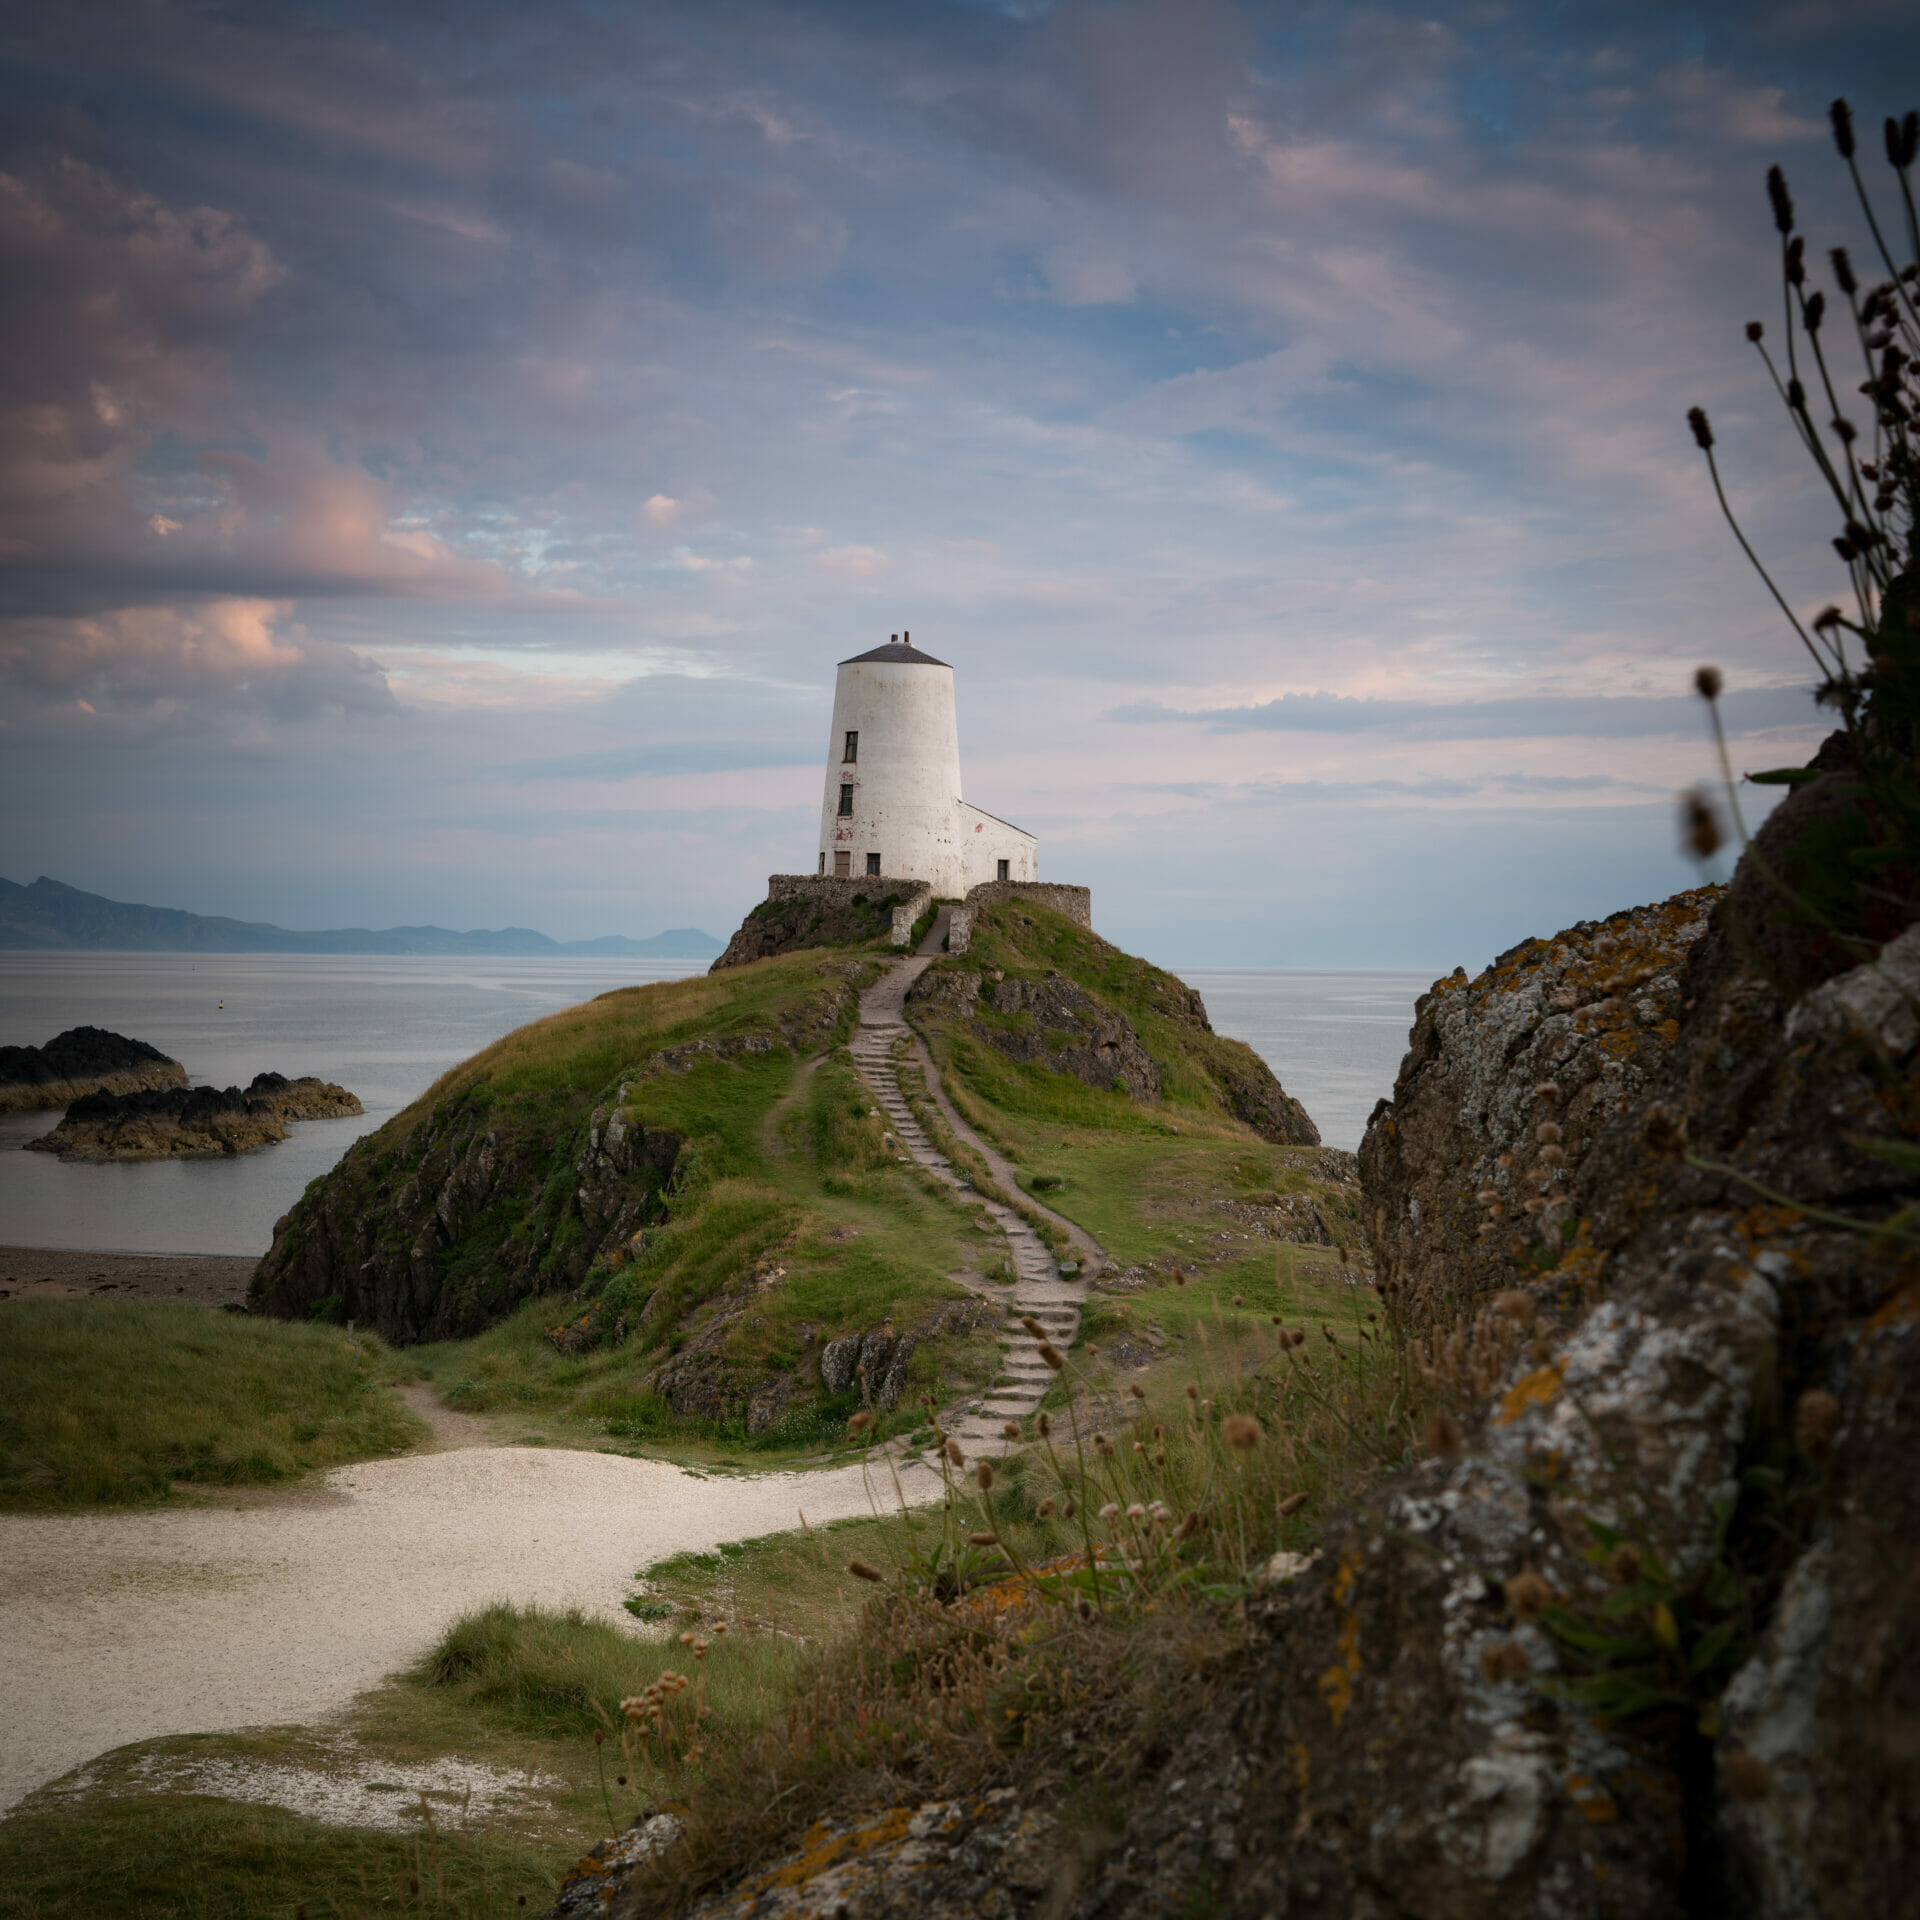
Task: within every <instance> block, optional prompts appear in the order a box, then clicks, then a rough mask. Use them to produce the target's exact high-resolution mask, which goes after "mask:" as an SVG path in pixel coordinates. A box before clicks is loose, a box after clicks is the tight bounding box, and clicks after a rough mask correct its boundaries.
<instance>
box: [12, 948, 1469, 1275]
mask: <svg viewBox="0 0 1920 1920" xmlns="http://www.w3.org/2000/svg"><path fill="white" fill-rule="evenodd" d="M705 965H706V963H705V962H704V961H674V960H659V961H647V960H619V961H597V960H481V959H433V958H417V959H389V958H382V957H377V956H360V955H352V956H341V957H337V958H336V957H321V956H314V955H307V954H234V955H230V956H229V955H206V954H171V953H168V954H124V953H116V954H92V953H81V954H68V953H63V954H16V953H0V1045H12V1046H38V1045H41V1044H43V1043H44V1042H46V1041H47V1040H50V1039H51V1038H52V1037H53V1036H54V1035H55V1034H56V1033H59V1032H60V1031H62V1030H63V1029H64V1028H67V1027H75V1026H96V1027H108V1028H111V1029H112V1030H113V1031H114V1032H116V1033H125V1034H131V1035H133V1036H134V1037H135V1038H136V1039H141V1040H147V1041H150V1042H151V1043H152V1044H153V1045H154V1046H156V1047H158V1048H159V1049H160V1050H161V1051H162V1052H163V1053H168V1054H171V1055H172V1056H173V1058H174V1059H176V1060H178V1061H179V1062H180V1063H181V1064H182V1065H183V1066H184V1067H185V1068H186V1070H187V1073H188V1076H189V1078H191V1079H192V1080H193V1081H194V1083H195V1084H196V1085H201V1084H210V1085H213V1086H222V1087H224V1086H230V1085H234V1084H239V1085H245V1084H246V1082H247V1081H249V1080H251V1079H252V1078H253V1076H254V1075H255V1074H256V1073H259V1072H262V1071H264V1070H266V1069H269V1068H270V1069H272V1070H273V1071H274V1072H276V1073H284V1074H288V1075H290V1076H293V1075H299V1074H304V1073H312V1074H318V1075H319V1076H320V1077H321V1078H322V1079H324V1080H336V1081H338V1082H339V1083H340V1084H341V1085H342V1086H344V1087H346V1088H348V1089H350V1090H351V1091H352V1092H354V1093H357V1094H358V1095H359V1096H360V1099H361V1101H362V1103H363V1104H364V1105H365V1107H366V1113H365V1115H364V1117H362V1118H359V1119H352V1120H312V1121H306V1122H303V1123H301V1124H299V1125H296V1126H295V1127H294V1129H293V1132H292V1135H291V1137H290V1138H288V1139H287V1140H285V1141H283V1142H281V1144H280V1145H278V1146H274V1147H269V1148H267V1149H266V1150H265V1151H264V1152H262V1153H255V1154H248V1155H245V1156H244V1157H242V1158H240V1159H237V1160H163V1161H151V1162H146V1163H136V1164H132V1165H124V1166H115V1165H105V1166H88V1165H82V1164H71V1163H70V1164H62V1163H61V1162H60V1161H58V1160H56V1159H54V1158H53V1156H52V1155H51V1154H44V1153H22V1152H19V1151H17V1149H18V1148H19V1147H20V1146H21V1144H22V1143H23V1142H24V1141H27V1140H30V1139H33V1138H34V1137H35V1136H36V1135H38V1134H41V1133H44V1132H45V1131H46V1130H47V1129H48V1127H50V1126H51V1125H52V1124H53V1123H54V1121H55V1119H56V1118H57V1117H58V1116H57V1115H56V1114H52V1113H29V1114H9V1115H4V1116H0V1244H5V1245H11V1246H27V1247H61V1248H71V1249H76V1250H81V1251H88V1252H113V1251H121V1252H149V1253H239V1254H248V1253H263V1252H265V1251H266V1248H267V1245H268V1243H269V1241H270V1240H271V1239H272V1237H273V1223H274V1221H275V1220H277V1219H278V1218H279V1217H280V1215H281V1214H283V1213H285V1212H286V1210H287V1209H288V1208H289V1207H290V1206H291V1205H292V1204H293V1203H294V1201H295V1200H297V1199H298V1198H299V1197H300V1194H301V1192H302V1191H303V1190H304V1188H305V1187H306V1185H307V1182H308V1181H310V1180H312V1179H314V1178H315V1177H316V1176H317V1175H319V1174H322V1173H325V1172H326V1171H327V1169H328V1168H329V1167H331V1166H332V1165H333V1164H334V1162H335V1161H336V1160H338V1159H339V1158H340V1156H341V1155H342V1154H343V1153H345V1152H346V1150H347V1148H348V1147H349V1146H350V1145H351V1144H352V1143H353V1142H354V1141H355V1140H357V1139H358V1138H359V1137H360V1135H362V1134H363V1133H370V1132H371V1131H372V1130H373V1129H374V1128H375V1127H377V1126H379V1125H380V1123H381V1122H382V1121H383V1120H385V1119H387V1118H388V1117H389V1116H390V1115H392V1114H394V1113H397V1112H398V1111H399V1110H400V1109H401V1108H402V1107H404V1106H405V1105H407V1103H408V1102H409V1101H411V1100H412V1099H414V1098H415V1097H416V1096H417V1095H418V1094H420V1093H421V1092H423V1091H424V1090H425V1089H426V1088H427V1087H428V1086H430V1085H431V1084H432V1082H433V1081H434V1080H435V1079H436V1078H437V1077H438V1076H439V1075H440V1074H442V1073H444V1072H445V1071H446V1070H447V1068H449V1067H451V1066H454V1065H456V1064H457V1063H458V1062H460V1061H462V1060H464V1059H465V1058H466V1057H467V1056H468V1055H469V1054H471V1053H475V1052H477V1051H478V1050H479V1049H480V1048H481V1047H484V1046H487V1045H488V1044H490V1043H491V1042H492V1041H495V1040H497V1039H499V1038H500V1036H501V1035H502V1034H504V1033H509V1032H511V1031H512V1030H513V1029H514V1028H515V1027H518V1026H522V1025H524V1024H525V1023H526V1022H527V1021H529V1020H534V1019H538V1018H539V1017H540V1016H541V1015H542V1014H546V1013H551V1012H553V1011H554V1010H555V1009H557V1008H560V1007H567V1006H572V1005H574V1004H575V1003H577V1002H578V1001H581V1000H588V999H591V998H592V997H593V996H594V995H595V994H597V993H605V992H606V991H607V990H608V989H609V988H612V987H624V986H632V985H635V984H637V983H640V982H644V981H650V980H678V979H684V978H685V977H686V976H688V975H689V974H693V973H699V972H702V971H704V970H705ZM1184 977H1185V978H1186V979H1187V980H1188V981H1189V982H1190V983H1191V984H1192V985H1193V986H1195V987H1197V988H1199V990H1200V992H1201V994H1202V995H1203V996H1204V997H1205V999H1206V1003H1207V1010H1208V1012H1209V1013H1210V1014H1211V1015H1212V1018H1213V1024H1214V1026H1215V1028H1216V1029H1217V1030H1218V1031H1219V1032H1221V1033H1225V1034H1231V1035H1233V1036H1234V1037H1236V1038H1238V1039H1242V1040H1245V1041H1247V1042H1249V1043H1250V1044H1251V1045H1252V1046H1253V1047H1254V1048H1255V1049H1256V1050H1257V1051H1258V1052H1259V1053H1260V1054H1262V1055H1263V1056H1264V1057H1265V1058H1266V1060H1267V1061H1268V1062H1269V1063H1270V1064H1271V1065H1272V1067H1273V1069H1274V1071H1275V1072H1276V1073H1278V1074H1279V1076H1280V1078H1281V1080H1282V1081H1283V1083H1284V1084H1285V1086H1286V1089H1287V1091H1288V1092H1289V1093H1291V1094H1292V1095H1293V1096H1294V1097H1295V1098H1296V1099H1297V1100H1300V1101H1301V1102H1302V1103H1303V1104H1304V1105H1305V1106H1306V1109H1307V1111H1308V1112H1309V1113H1310V1114H1312V1116H1313V1118H1314V1122H1315V1124H1316V1125H1317V1126H1318V1127H1319V1129H1320V1132H1321V1135H1322V1137H1323V1138H1324V1139H1325V1140H1326V1141H1327V1143H1328V1145H1330V1146H1337V1147H1354V1146H1357V1145H1358V1144H1359V1141H1360V1134H1361V1130H1362V1128H1364V1127H1365V1125H1366V1120H1367V1115H1368V1114H1369V1113H1370V1112H1371V1111H1372V1109H1373V1103H1374V1101H1375V1100H1377V1099H1379V1098H1380V1096H1381V1095H1382V1094H1384V1093H1387V1092H1389V1091H1390V1090H1391V1088H1392V1086H1393V1076H1394V1074H1395V1072H1396V1071H1397V1069H1398V1067H1399V1064H1400V1055H1401V1052H1402V1050H1403V1049H1404V1048H1405V1046H1406V1038H1407V1028H1408V1025H1409V1024H1410V1022H1411V1020H1412V1017H1413V1002H1414V999H1415V997H1416V996H1417V995H1418V994H1420V993H1423V992H1424V991H1425V990H1426V988H1427V987H1428V986H1429V985H1431V984H1432V983H1431V981H1430V980H1429V979H1428V978H1427V976H1426V975H1424V974H1403V973H1391V974H1390V973H1361V974H1351V973H1349V974H1338V973H1292V972H1288V973H1282V972H1255V971H1245V972H1229V971H1224V970H1223V971H1213V970H1205V969H1190V970H1188V972H1187V973H1186V974H1185V976H1184ZM223 1003H224V1004H223Z"/></svg>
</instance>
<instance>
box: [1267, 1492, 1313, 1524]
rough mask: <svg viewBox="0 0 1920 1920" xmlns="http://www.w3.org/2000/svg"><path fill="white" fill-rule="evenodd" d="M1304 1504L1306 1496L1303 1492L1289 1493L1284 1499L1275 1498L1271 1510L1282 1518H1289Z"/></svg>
mask: <svg viewBox="0 0 1920 1920" xmlns="http://www.w3.org/2000/svg"><path fill="white" fill-rule="evenodd" d="M1306 1504H1307V1496H1306V1495H1305V1494H1304V1493H1290V1494H1288V1495H1287V1497H1286V1498H1285V1499H1284V1500H1276V1501H1275V1502H1274V1503H1273V1510H1274V1512H1275V1513H1277V1514H1278V1515H1279V1516H1280V1518H1281V1519H1282V1520H1290V1519H1292V1518H1293V1516H1294V1515H1295V1514H1296V1513H1298V1512H1299V1511H1300V1509H1301V1508H1302V1507H1304V1506H1305V1505H1306Z"/></svg>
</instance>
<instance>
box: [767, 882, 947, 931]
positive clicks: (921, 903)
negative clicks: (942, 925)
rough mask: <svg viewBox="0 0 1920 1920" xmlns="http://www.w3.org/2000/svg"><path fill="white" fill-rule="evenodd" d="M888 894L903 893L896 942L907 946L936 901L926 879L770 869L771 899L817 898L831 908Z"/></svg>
mask: <svg viewBox="0 0 1920 1920" xmlns="http://www.w3.org/2000/svg"><path fill="white" fill-rule="evenodd" d="M888 894H894V895H897V896H899V897H898V899H897V900H896V902H895V905H894V909H893V944H894V945H895V946H896V947H904V946H905V945H906V944H907V942H908V941H909V940H911V939H912V937H913V923H914V922H915V921H916V920H918V919H919V918H920V916H921V915H922V914H923V913H925V912H926V910H927V909H928V908H929V907H930V906H932V905H933V889H932V887H930V886H929V885H928V884H927V882H926V881H924V880H912V879H907V878H904V877H902V876H900V875H898V874H886V873H854V874H845V875H842V874H834V873H770V874H768V875H767V898H768V899H769V900H813V901H817V902H818V903H819V904H820V905H822V906H824V907H829V908H841V907H858V906H864V905H865V904H866V903H867V902H868V901H870V900H879V899H882V898H884V897H885V896H886V895H888Z"/></svg>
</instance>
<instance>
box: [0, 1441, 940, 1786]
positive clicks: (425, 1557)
mask: <svg viewBox="0 0 1920 1920" xmlns="http://www.w3.org/2000/svg"><path fill="white" fill-rule="evenodd" d="M903 1473H904V1474H906V1475H908V1476H910V1477H909V1478H908V1479H907V1481H906V1485H907V1487H908V1489H909V1497H911V1498H914V1499H926V1498H931V1497H932V1496H933V1495H935V1494H936V1493H938V1492H939V1490H940V1482H939V1479H938V1477H937V1476H936V1475H935V1474H933V1473H932V1472H931V1471H929V1470H928V1469H926V1468H925V1467H921V1466H915V1467H908V1468H904V1469H903ZM872 1498H873V1500H875V1501H877V1502H878V1503H879V1504H880V1506H881V1508H882V1510H887V1509H890V1508H891V1507H892V1506H893V1505H894V1502H895V1499H896V1495H895V1493H894V1487H893V1482H892V1479H891V1476H890V1475H889V1474H888V1473H887V1471H886V1469H885V1468H884V1467H879V1468H877V1469H876V1470H875V1471H874V1473H873V1476H872ZM870 1510H871V1505H870V1500H869V1493H868V1485H867V1481H866V1478H865V1477H864V1476H863V1473H862V1470H861V1469H860V1468H858V1467H844V1468H837V1469H835V1470H833V1471H831V1472H823V1473H814V1474H792V1473H789V1474H764V1475H753V1476H748V1475H733V1474H729V1475H725V1476H716V1477H714V1478H702V1477H699V1476H696V1475H693V1474H689V1473H684V1472H682V1471H681V1470H680V1469H679V1468H677V1467H672V1466H668V1465H665V1464H663V1463H661V1462H659V1461H653V1460H628V1459H623V1458H620V1457H618V1456H616V1455H611V1454H600V1453H581V1452H572V1451H566V1450H562V1449H559V1448H553V1449H546V1448H539V1447H491V1448H483V1447H468V1448H464V1449H461V1450H458V1451H454V1452H439V1453H429V1454H413V1455H409V1456H407V1457H405V1458H401V1459H392V1460H378V1461H367V1462H363V1463H362V1464H360V1465H358V1466H352V1467H341V1468H338V1469H337V1470H336V1471H334V1472H333V1473H330V1474H328V1475H327V1476H325V1478H324V1479H323V1480H322V1481H320V1482H319V1483H317V1484H316V1485H315V1486H313V1487H311V1488H307V1489H303V1490H301V1491H299V1492H296V1493H292V1494H279V1495H266V1496H263V1495H253V1496H249V1497H236V1498H235V1499H234V1500H232V1501H231V1502H222V1503H221V1504H220V1505H218V1506H192V1507H186V1506H178V1507H168V1508H162V1509H160V1510H157V1511H152V1512H140V1513H100V1514H0V1809H4V1808H6V1807H10V1806H13V1805H14V1804H15V1803H16V1802H18V1801H19V1800H20V1799H21V1798H22V1797H23V1796H24V1795H26V1794H28V1793H30V1792H32V1791H33V1790H34V1788H36V1787H38V1786H40V1785H42V1784H44V1783H45V1782H47V1781H49V1780H53V1779H56V1778H58V1777H59V1776H60V1775H61V1774H63V1773H66V1772H67V1771H68V1770H69V1769H71V1768H73V1767H76V1766H78V1765H80V1764H81V1763H82V1762H83V1761H86V1760H89V1759H91V1758H93V1757H94V1756H95V1755H97V1754H100V1753H104V1752H106V1751H107V1750H108V1749H109V1748H112V1747H118V1746H123V1745H125V1744H126V1743H127V1742H129V1741H133V1740H147V1739H153V1738H156V1737H158V1736H160V1735H163V1734H179V1733H215V1732H224V1731H227V1730H230V1729H233V1728H238V1727H251V1726H270V1725H283V1724H290V1723H310V1722H312V1721H315V1720H319V1719H322V1718H324V1717H325V1716H327V1715H328V1714H331V1713H335V1712H338V1711H339V1710H340V1709H341V1708H343V1707H345V1706H346V1705H347V1703H348V1702H349V1701H350V1700H351V1699H352V1698H353V1696H354V1695H355V1694H357V1693H359V1692H361V1691H362V1690H364V1689H365V1688H367V1687H370V1686H372V1685H374V1684H376V1683H377V1682H378V1681H380V1680H381V1679H383V1678H384V1677H385V1676H386V1675H388V1674H391V1673H393V1672H396V1671H397V1670H398V1669H400V1668H402V1667H404V1666H406V1665H408V1664H409V1663H410V1662H412V1661H413V1660H416V1659H417V1658H419V1656H420V1655H421V1654H423V1653H424V1652H425V1651H426V1650H427V1649H428V1648H429V1647H430V1646H432V1644H433V1643H434V1641H435V1639H436V1638H437V1637H438V1636H439V1634H440V1633H441V1632H442V1630H443V1629H444V1628H445V1627H446V1626H447V1624H448V1623H449V1622H450V1621H452V1620H453V1619H455V1618H456V1617H457V1616H458V1615H460V1614H462V1613H464V1612H466V1611H467V1610H468V1609H469V1608H472V1607H477V1606H482V1605H484V1604H485V1603H486V1602H488V1601H490V1600H511V1601H514V1602H517V1603H518V1604H520V1605H523V1606H525V1605H533V1604H537V1605H541V1606H549V1607H561V1606H568V1605H575V1604H577V1605H579V1606H581V1607H583V1608H585V1609H586V1610H588V1611H589V1612H591V1613H595V1614H598V1615H601V1616H603V1617H605V1618H608V1619H611V1620H614V1621H617V1622H619V1623H620V1624H622V1625H626V1626H631V1625H632V1624H633V1623H632V1621H631V1619H630V1618H629V1616H628V1615H627V1614H625V1613H624V1612H622V1611H621V1608H620V1602H621V1601H622V1600H623V1599H625V1598H626V1597H627V1595H628V1594H629V1593H631V1592H632V1591H633V1587H634V1576H635V1575H636V1574H637V1573H638V1572H639V1571H640V1569H642V1568H643V1567H645V1566H647V1565H649V1564H651V1563H652V1562H653V1561H655V1560H658V1559H662V1558H664V1557H666V1556H667V1555H669V1554H674V1553H681V1552H685V1551H687V1550H689V1549H698V1548H708V1547H712V1546H715V1545H717V1544H718V1543H719V1542H720V1541H722V1540H739V1539H745V1538H748V1537H750V1536H752V1535H756V1534H763V1533H775V1532H779V1531H782V1530H784V1529H786V1528H790V1527H794V1526H797V1525H798V1524H799V1521H800V1516H801V1514H802V1512H804V1513H805V1515H806V1518H807V1519H808V1521H809V1522H824V1521H828V1520H837V1519H844V1518H847V1517H849V1516H852V1515H856V1514H865V1513H867V1512H869V1511H870Z"/></svg>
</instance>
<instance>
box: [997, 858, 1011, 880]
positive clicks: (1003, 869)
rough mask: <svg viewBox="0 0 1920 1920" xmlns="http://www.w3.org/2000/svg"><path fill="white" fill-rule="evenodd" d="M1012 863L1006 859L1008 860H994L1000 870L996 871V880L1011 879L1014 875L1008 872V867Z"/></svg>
mask: <svg viewBox="0 0 1920 1920" xmlns="http://www.w3.org/2000/svg"><path fill="white" fill-rule="evenodd" d="M1010 864H1011V863H1010V862H1009V861H1006V860H996V861H995V862H994V866H995V867H996V868H997V869H998V871H997V872H996V873H995V874H994V876H993V877H994V878H995V879H996V880H1009V879H1011V878H1012V877H1013V876H1012V875H1011V874H1010V873H1008V871H1007V868H1008V866H1009V865H1010Z"/></svg>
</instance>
